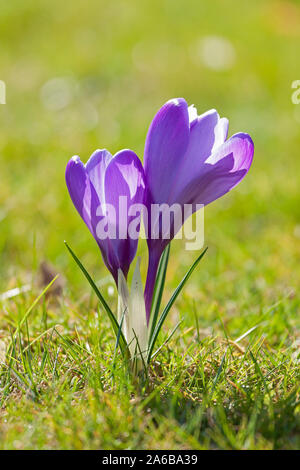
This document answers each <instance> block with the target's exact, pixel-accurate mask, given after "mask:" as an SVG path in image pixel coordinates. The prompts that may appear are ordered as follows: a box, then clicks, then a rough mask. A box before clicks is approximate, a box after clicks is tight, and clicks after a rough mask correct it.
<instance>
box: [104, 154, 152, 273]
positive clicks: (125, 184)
mask: <svg viewBox="0 0 300 470" xmlns="http://www.w3.org/2000/svg"><path fill="white" fill-rule="evenodd" d="M104 186H105V204H110V205H111V206H112V207H114V208H115V211H116V212H115V215H116V218H115V220H112V219H109V218H108V223H111V224H116V227H115V230H116V233H117V234H118V237H117V238H115V239H111V240H110V241H109V242H110V243H109V249H108V250H107V255H108V259H109V260H111V262H113V263H114V264H118V266H117V267H120V268H121V269H122V271H123V274H124V276H125V277H127V273H128V270H129V266H130V264H131V262H132V260H133V258H134V257H135V254H136V250H137V245H138V238H132V237H131V234H130V233H129V232H128V229H129V225H130V223H131V222H132V220H133V219H134V218H135V217H138V219H139V220H140V215H141V214H140V213H139V214H135V215H132V216H131V215H128V213H130V208H131V207H132V206H133V204H142V203H143V201H144V189H145V181H144V169H143V166H142V164H141V162H140V160H139V159H138V157H137V156H136V154H135V153H134V152H132V151H131V150H122V151H121V152H119V153H117V154H116V155H115V156H114V158H113V159H112V160H111V161H110V163H109V165H108V167H107V170H106V173H105V185H104ZM120 197H122V201H121V200H120ZM137 231H139V224H138V226H137ZM137 236H138V233H137ZM113 260H114V261H113Z"/></svg>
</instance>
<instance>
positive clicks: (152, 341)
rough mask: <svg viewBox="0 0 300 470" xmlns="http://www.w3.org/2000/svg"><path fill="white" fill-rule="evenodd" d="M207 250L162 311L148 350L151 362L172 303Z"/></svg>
mask: <svg viewBox="0 0 300 470" xmlns="http://www.w3.org/2000/svg"><path fill="white" fill-rule="evenodd" d="M206 251H207V248H205V250H204V251H202V253H201V255H200V256H199V257H198V258H197V259H196V261H195V262H194V263H193V264H192V266H191V267H190V269H189V270H188V272H187V273H186V275H185V276H184V278H183V279H182V280H181V282H180V283H179V284H178V286H177V288H176V289H175V291H174V293H173V295H172V297H171V298H170V300H169V302H168V304H167V306H166V307H165V309H164V311H163V312H162V314H161V316H160V318H159V320H158V323H157V325H156V327H155V329H154V331H153V335H152V337H151V340H150V344H149V351H148V359H147V362H148V364H149V362H150V360H151V355H152V351H153V348H154V345H155V342H156V339H157V337H158V334H159V332H160V329H161V327H162V325H163V324H164V321H165V319H166V318H167V315H168V313H169V311H170V309H171V307H172V305H173V304H174V302H175V300H176V299H177V297H178V295H179V294H180V292H181V290H182V289H183V287H184V285H185V283H186V282H187V280H188V279H189V277H190V276H191V274H192V272H193V271H194V269H195V268H196V266H197V265H198V263H199V262H200V261H201V259H202V258H203V256H204V255H205V253H206Z"/></svg>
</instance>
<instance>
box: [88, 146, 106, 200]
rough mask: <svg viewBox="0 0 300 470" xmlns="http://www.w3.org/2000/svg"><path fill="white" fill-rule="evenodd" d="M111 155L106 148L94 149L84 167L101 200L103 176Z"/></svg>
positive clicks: (103, 198) (102, 196) (103, 196)
mask: <svg viewBox="0 0 300 470" xmlns="http://www.w3.org/2000/svg"><path fill="white" fill-rule="evenodd" d="M112 158H113V156H112V155H111V154H110V153H109V151H108V150H106V149H101V150H100V149H98V150H96V151H95V152H94V153H93V154H92V155H91V157H90V158H89V160H88V161H87V163H86V165H85V168H86V171H87V174H88V176H89V179H90V181H91V183H92V185H93V187H94V188H95V191H96V193H97V194H98V195H99V199H100V201H101V202H103V201H104V200H105V195H104V176H105V171H106V168H107V166H108V164H109V162H110V161H111V160H112Z"/></svg>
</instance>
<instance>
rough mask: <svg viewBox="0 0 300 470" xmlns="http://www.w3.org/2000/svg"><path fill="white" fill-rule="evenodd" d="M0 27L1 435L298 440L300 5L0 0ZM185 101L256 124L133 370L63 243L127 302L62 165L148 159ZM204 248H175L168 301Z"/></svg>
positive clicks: (45, 441)
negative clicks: (247, 165)
mask: <svg viewBox="0 0 300 470" xmlns="http://www.w3.org/2000/svg"><path fill="white" fill-rule="evenodd" d="M216 38H217V39H216ZM0 41H1V44H2V47H1V48H0V61H1V69H0V80H3V81H4V82H5V84H6V104H5V105H2V104H0V129H1V132H0V159H1V185H0V228H1V230H0V263H1V270H0V449H299V447H300V401H299V396H300V388H299V376H300V368H299V361H300V353H299V346H300V334H299V327H300V321H299V313H300V296H299V279H300V211H299V207H300V193H299V174H300V158H299V149H300V104H298V105H297V104H293V103H292V100H291V96H292V92H293V90H292V88H291V84H292V82H293V81H294V80H297V79H300V76H299V60H297V57H299V45H300V3H299V1H298V0H294V1H292V0H288V1H283V0H282V1H279V0H253V1H252V2H239V1H238V0H228V1H227V2H224V1H222V0H215V1H208V0H207V1H199V0H190V1H189V2H186V1H183V0H176V1H175V0H163V1H162V0H152V1H151V2H148V1H146V0H139V1H138V2H137V1H134V0H128V1H126V2H122V1H121V0H115V1H114V2H105V1H102V0H101V1H97V0H89V1H87V0H85V1H83V0H76V1H74V2H63V3H62V2H60V1H58V0H53V1H52V2H47V1H45V0H38V1H36V0H27V1H25V0H15V1H14V2H7V1H6V2H5V1H4V0H2V1H1V15H0ZM178 96H183V97H184V98H186V100H187V101H188V102H189V103H194V104H195V106H196V107H197V109H198V112H199V113H202V112H205V111H206V110H208V109H210V108H216V109H217V110H218V112H219V113H220V115H221V116H226V117H228V118H229V121H230V127H229V134H230V135H232V134H234V133H236V132H239V131H244V132H248V133H249V134H250V135H251V136H252V138H253V140H254V143H255V154H254V163H253V165H252V168H251V170H250V172H249V174H248V175H247V176H246V178H245V180H244V181H243V182H242V183H241V184H240V185H239V186H238V187H237V188H235V189H234V190H233V191H232V192H230V193H229V194H227V195H226V196H225V197H224V198H222V199H220V200H218V201H216V202H214V203H213V204H211V205H209V206H208V207H206V209H205V246H207V247H208V251H207V253H206V255H205V257H204V258H203V260H202V261H201V262H200V264H199V266H198V267H197V270H196V271H195V272H194V273H193V275H192V277H191V279H190V280H189V282H188V284H187V285H186V287H185V289H184V291H183V292H182V294H181V295H180V297H179V298H178V300H177V302H176V304H175V306H174V307H173V309H172V311H171V312H170V315H169V317H168V319H167V321H166V323H165V325H164V328H163V332H162V333H161V334H160V337H159V345H163V347H162V348H161V349H160V350H159V352H158V353H157V355H156V356H155V359H154V360H153V362H152V366H151V368H150V371H149V379H148V380H147V381H146V382H144V381H140V382H137V381H135V380H133V379H132V378H131V377H130V375H128V373H127V372H126V367H125V366H124V363H123V361H122V358H121V356H120V355H118V356H117V358H116V361H115V362H114V347H115V339H114V336H113V333H112V332H111V329H110V326H109V322H108V320H107V317H106V315H105V312H104V311H103V309H102V308H101V307H100V306H99V303H98V302H97V298H96V297H95V295H94V294H92V292H91V288H90V286H89V284H88V283H87V281H86V279H84V277H83V276H82V273H81V272H80V270H79V269H78V267H77V266H76V264H75V263H74V261H73V259H72V258H71V257H70V255H69V253H68V252H67V250H66V247H65V245H64V240H67V242H68V243H69V244H70V246H71V247H72V248H73V249H74V251H75V252H76V254H77V255H78V256H79V257H80V259H81V260H82V262H83V263H84V264H85V266H86V267H87V268H88V269H89V271H90V273H91V274H92V275H93V277H94V279H95V280H97V283H98V286H99V287H100V288H101V292H102V293H103V295H104V296H105V298H106V300H107V302H108V303H109V304H110V305H111V307H112V308H114V309H116V306H117V296H116V290H115V288H114V284H113V280H112V278H111V277H110V276H109V275H108V271H107V270H106V269H105V267H104V265H103V262H102V259H101V255H100V252H99V249H98V247H97V245H96V243H95V242H94V240H93V238H92V236H91V235H90V233H89V231H88V229H87V228H86V227H85V225H84V224H83V222H82V221H81V219H80V218H79V216H78V214H77V213H76V211H75V209H74V207H73V205H72V202H71V200H70V198H69V195H68V192H67V189H66V186H65V181H64V171H65V166H66V164H67V161H68V160H69V158H70V157H71V156H72V155H75V154H76V155H80V157H81V159H82V161H84V162H85V161H86V160H87V159H88V158H89V156H90V155H91V153H92V152H93V151H94V150H95V149H97V148H107V149H109V150H110V151H111V152H112V153H114V152H116V151H118V150H120V149H122V148H130V149H133V150H134V151H135V152H136V153H137V154H138V156H139V157H140V158H141V159H143V148H144V142H145V136H146V132H147V128H148V126H149V124H150V122H151V120H152V118H153V116H154V114H155V113H156V111H157V110H158V109H159V108H160V106H161V105H162V104H163V103H164V102H165V101H167V100H168V99H170V98H173V97H178ZM139 254H140V256H141V257H142V271H143V275H145V271H146V263H147V248H146V244H145V241H143V240H142V241H140V244H139ZM198 255H199V253H198V252H191V251H185V250H184V243H183V242H182V241H177V240H176V241H175V242H173V243H172V248H171V255H170V256H171V257H170V263H169V267H168V272H167V282H166V289H165V295H164V298H163V304H164V305H165V304H166V302H167V301H168V298H169V297H170V296H171V294H172V292H173V290H174V288H175V287H176V286H177V284H178V283H179V281H180V280H181V278H182V277H183V276H184V274H185V272H186V271H187V269H188V267H189V266H190V265H191V263H192V262H193V260H194V259H195V258H196V257H197V256H198ZM56 274H59V278H58V279H57V280H56V281H55V283H54V284H53V286H51V288H50V289H49V290H48V291H47V292H46V293H45V294H43V291H44V289H45V288H46V286H47V284H48V283H49V282H50V280H51V279H52V278H53V277H54V276H55V275H56ZM12 289H16V290H13V291H12ZM179 321H181V323H180V325H179V327H178V329H177V330H176V332H175V333H174V335H173V336H172V338H171V339H170V340H169V341H168V342H167V343H166V344H164V343H165V341H166V339H167V338H168V336H169V334H170V332H171V331H172V329H173V328H174V326H175V325H176V324H177V323H178V322H179ZM113 363H114V364H115V367H114V368H113Z"/></svg>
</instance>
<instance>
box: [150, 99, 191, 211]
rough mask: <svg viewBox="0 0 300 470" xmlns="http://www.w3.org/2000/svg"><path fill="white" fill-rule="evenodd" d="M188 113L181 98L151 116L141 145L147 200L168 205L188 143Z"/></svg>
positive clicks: (185, 104)
mask: <svg viewBox="0 0 300 470" xmlns="http://www.w3.org/2000/svg"><path fill="white" fill-rule="evenodd" d="M189 134H190V126H189V112H188V106H187V103H186V101H185V100H184V99H183V98H178V99H174V100H171V101H168V102H167V103H166V104H165V105H164V106H163V107H162V108H161V109H160V110H159V111H158V113H157V114H156V116H155V117H154V119H153V121H152V123H151V125H150V128H149V131H148V134H147V138H146V144H145V153H144V166H145V174H146V180H147V188H148V197H147V199H149V198H152V199H153V200H154V201H155V202H156V203H160V202H165V203H166V202H168V201H169V194H170V192H171V190H172V188H173V186H174V184H175V182H176V179H177V177H178V165H179V164H180V161H181V158H182V157H183V155H184V153H185V151H186V149H187V146H188V142H189Z"/></svg>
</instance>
